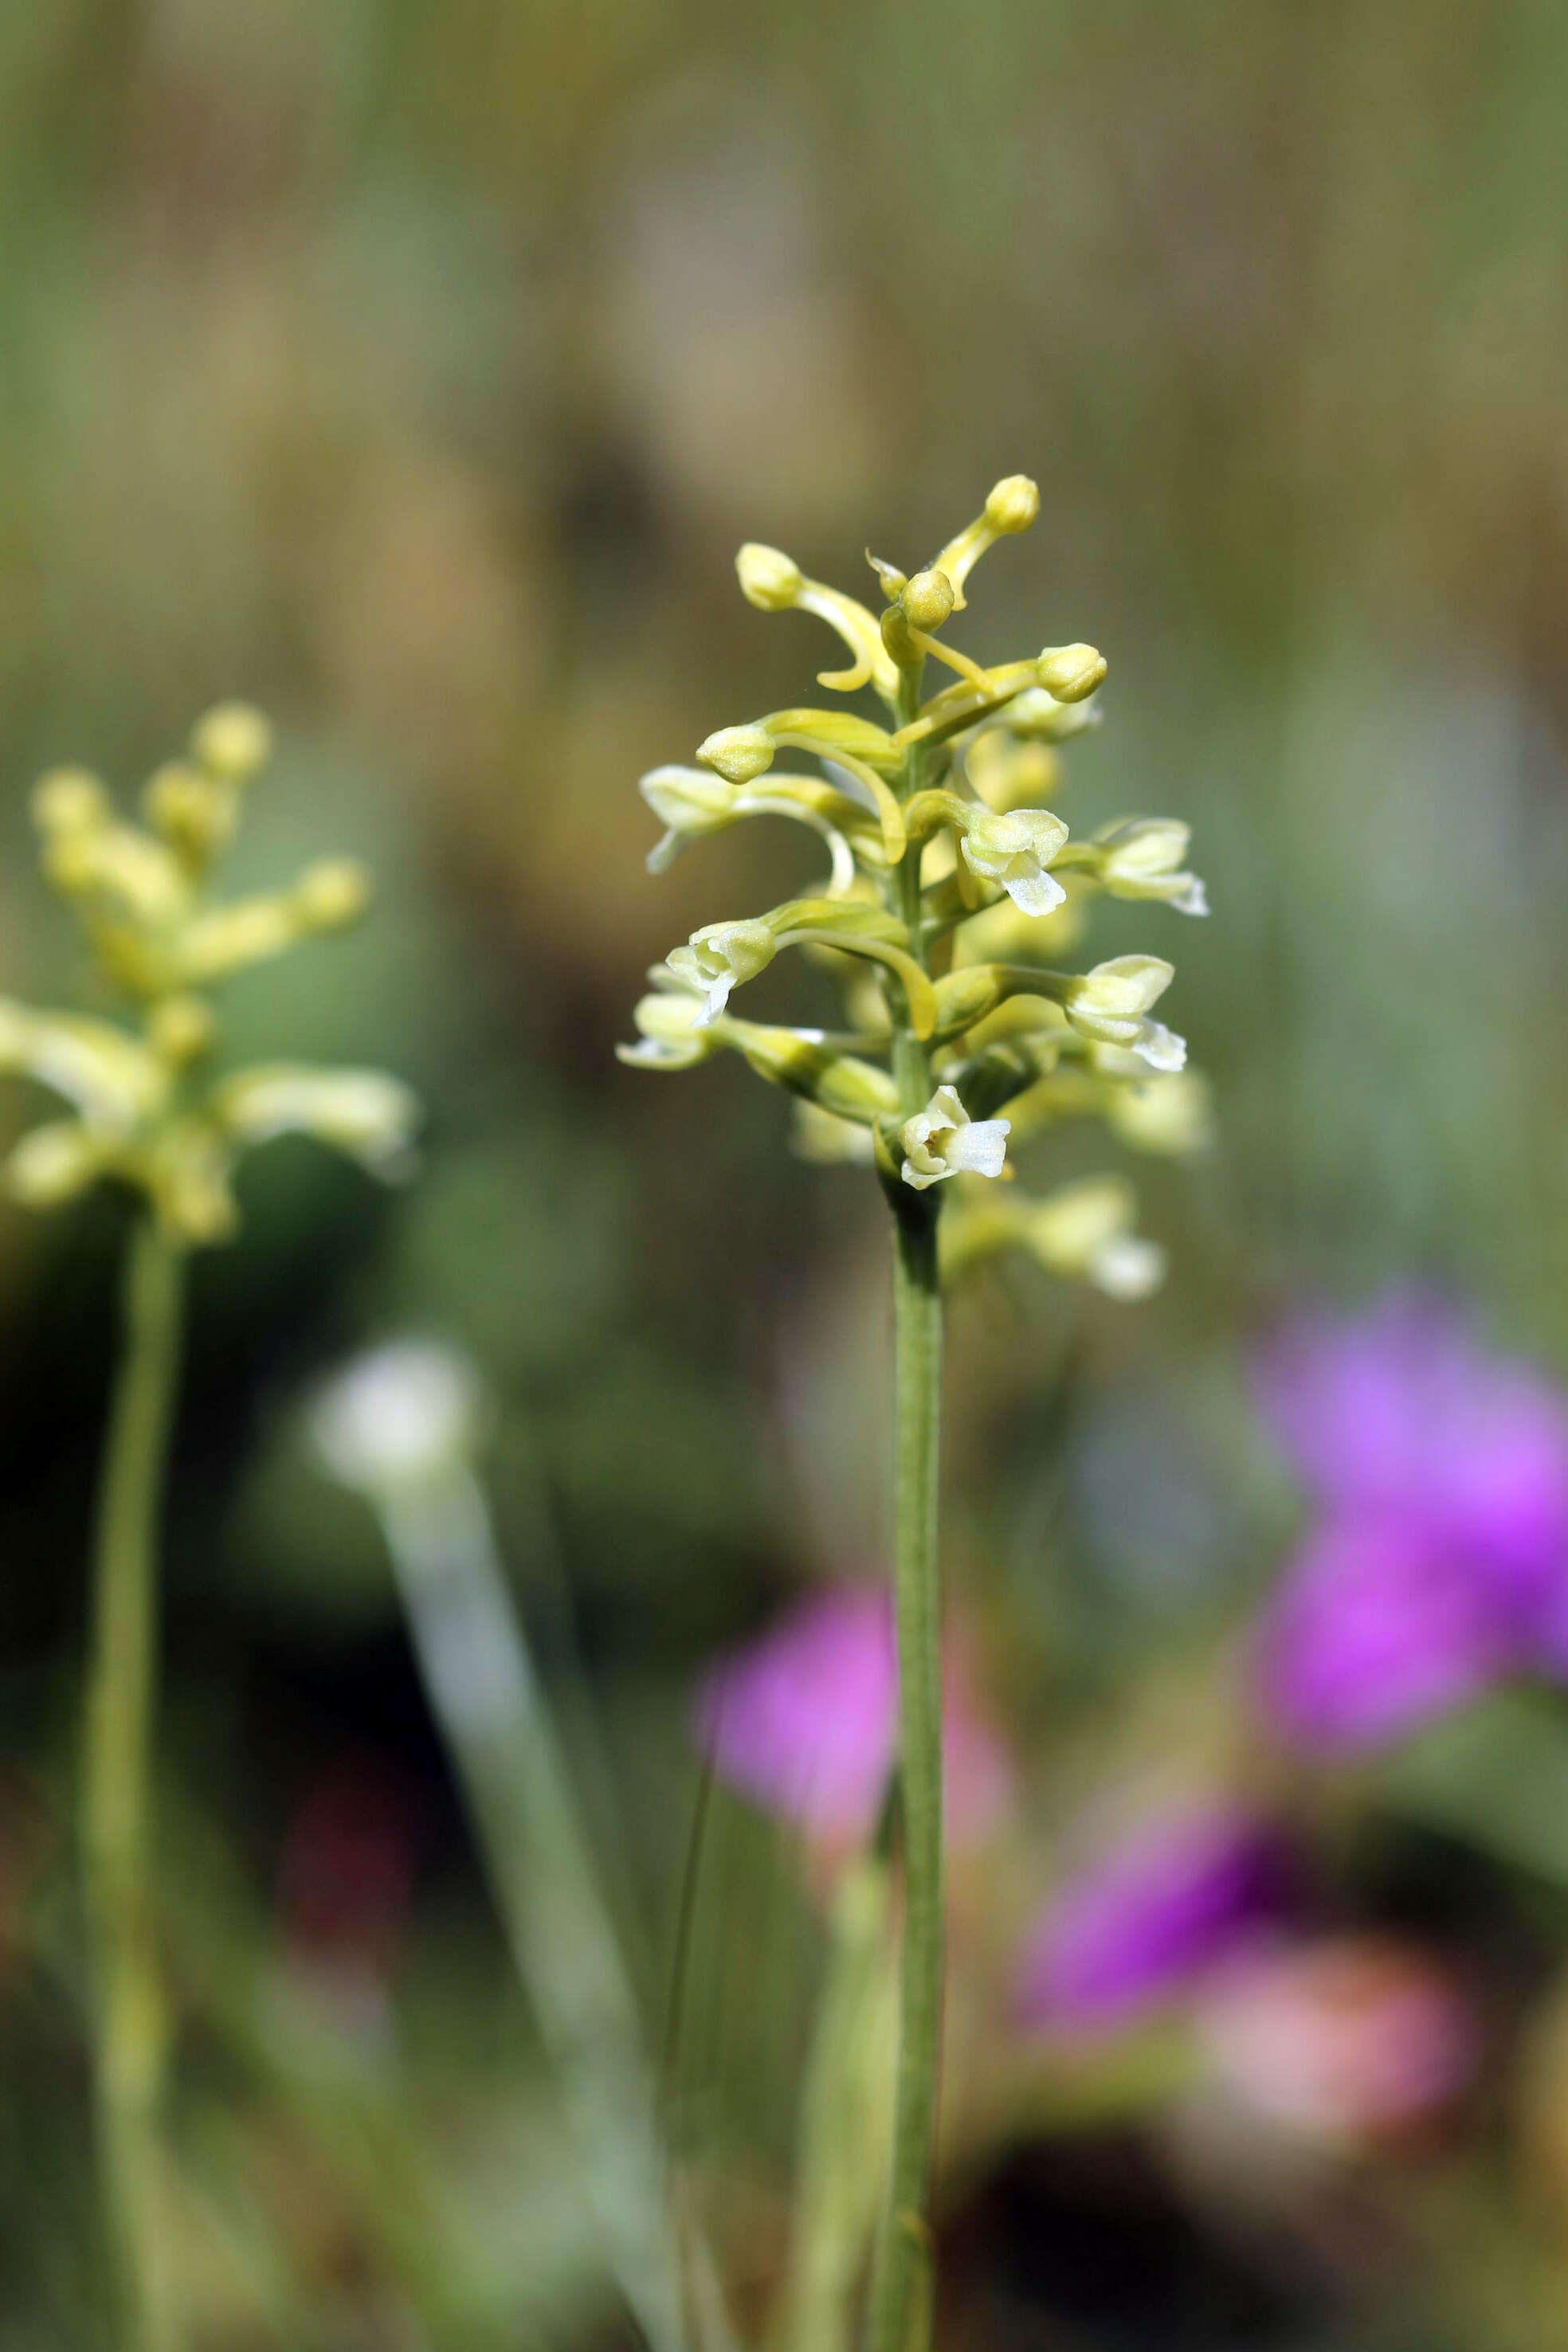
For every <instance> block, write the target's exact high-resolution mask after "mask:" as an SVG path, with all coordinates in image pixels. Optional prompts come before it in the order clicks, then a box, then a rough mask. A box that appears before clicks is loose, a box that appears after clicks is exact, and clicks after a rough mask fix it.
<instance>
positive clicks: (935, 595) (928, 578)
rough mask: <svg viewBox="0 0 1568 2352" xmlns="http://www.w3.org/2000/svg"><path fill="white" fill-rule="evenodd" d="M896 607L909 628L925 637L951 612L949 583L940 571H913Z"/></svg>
mask: <svg viewBox="0 0 1568 2352" xmlns="http://www.w3.org/2000/svg"><path fill="white" fill-rule="evenodd" d="M899 604H900V607H901V608H902V611H903V615H904V618H905V620H906V621H907V622H908V623H909V625H910V628H911V629H921V630H923V631H924V632H925V633H926V634H927V635H930V633H931V630H933V629H940V628H941V626H942V623H943V622H944V621H945V620H946V619H947V618H948V616H949V614H951V613H952V606H953V595H952V581H951V580H950V579H949V578H948V577H947V574H946V573H945V572H916V573H915V575H914V577H913V578H912V579H911V580H909V581H906V583H904V586H903V587H902V589H901V590H900V593H899Z"/></svg>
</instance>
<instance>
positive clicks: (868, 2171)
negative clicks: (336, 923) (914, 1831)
mask: <svg viewBox="0 0 1568 2352" xmlns="http://www.w3.org/2000/svg"><path fill="white" fill-rule="evenodd" d="M890 1891H891V1890H890V1887H889V1864H888V1857H887V1854H886V1853H885V1852H883V1851H882V1850H881V1847H880V1844H879V1846H878V1847H877V1848H876V1849H874V1850H873V1851H872V1852H871V1853H868V1854H866V1855H865V1856H863V1857H862V1859H861V1860H860V1861H859V1862H858V1864H856V1865H855V1866H854V1868H853V1869H851V1870H849V1871H847V1873H846V1874H845V1876H844V1878H843V1880H842V1882H841V1883H840V1885H839V1886H838V1889H837V1894H836V1895H835V1897H834V1902H833V1909H832V1912H831V1915H830V1916H829V1920H828V1949H827V1969H826V1981H825V1983H824V1986H823V1991H822V2000H821V2006H820V2009H819V2011H818V2015H817V2022H816V2032H815V2035H814V2037H813V2040H812V2045H811V2050H810V2053H809V2056H808V2059H807V2063H806V2069H805V2078H804V2081H803V2083H802V2086H801V2104H800V2137H799V2155H798V2162H797V2168H796V2173H795V2210H794V2213H793V2215H792V2218H791V2223H790V2266H789V2276H788V2280H787V2283H786V2287H785V2292H784V2297H783V2299H782V2302H781V2305H780V2309H779V2314H778V2318H777V2321H776V2323H775V2326H774V2327H773V2333H772V2336H771V2337H770V2339H769V2341H770V2345H771V2346H772V2347H773V2352H848V2347H849V2345H850V2343H851V2341H852V2338H853V2332H854V2331H853V2314H854V2307H855V2298H856V2290H857V2288H858V2284H859V2281H860V2277H861V2273H862V2272H863V2270H864V2267H865V2261H866V2250H867V2247H868V2245H869V2243H870V2242H871V2238H872V2236H873V2233H874V2232H875V2230H876V2226H877V2209H878V2206H879V2203H880V2201H881V2193H882V2192H881V2181H880V2179H879V2158H880V2156H881V2153H882V2149H881V2137H882V2135H881V2128H880V2123H879V2118H880V2116H881V2114H882V2112H883V2107H882V2096H881V2095H882V2091H883V2085H884V2084H885V2081H886V2074H885V2071H884V2070H885V2068H886V2066H887V2064H888V2063H889V2059H890V2057H891V2055H892V2036H893V2024H894V2018H893V1983H892V1973H891V1969H890V1967H889V1960H890V1957H891V1956H890V1953H889V1939H888V1918H889V1897H890Z"/></svg>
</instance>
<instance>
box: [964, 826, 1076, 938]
mask: <svg viewBox="0 0 1568 2352" xmlns="http://www.w3.org/2000/svg"><path fill="white" fill-rule="evenodd" d="M1067 837H1068V829H1067V827H1066V825H1065V824H1063V823H1062V821H1061V819H1060V817H1059V816H1053V815H1052V814H1051V813H1050V811H1049V809H1009V810H1007V811H1005V813H1003V814H1000V815H997V814H994V813H993V812H992V811H991V810H990V809H981V810H978V811H977V812H976V813H975V814H973V816H972V817H971V818H970V820H969V823H968V824H966V825H965V827H964V830H963V842H962V844H961V848H962V854H963V862H964V864H965V865H966V866H968V868H969V870H970V872H971V873H972V874H973V875H974V876H975V877H976V878H977V880H979V881H982V882H993V883H997V884H999V885H1000V886H1001V887H1002V888H1003V889H1004V890H1005V892H1006V893H1007V896H1008V898H1011V900H1012V901H1013V904H1014V905H1015V907H1016V908H1018V909H1019V911H1020V913H1022V914H1025V915H1048V914H1049V913H1050V911H1051V909H1052V908H1053V907H1059V906H1060V905H1061V903H1062V901H1063V899H1064V898H1066V897H1067V892H1066V891H1065V890H1064V889H1063V888H1062V886H1061V884H1060V883H1059V882H1058V881H1056V880H1054V879H1053V877H1052V876H1051V874H1050V872H1049V867H1050V865H1051V861H1052V859H1053V858H1054V857H1056V856H1057V855H1058V852H1059V851H1060V849H1061V847H1062V845H1063V844H1064V843H1065V841H1066V840H1067Z"/></svg>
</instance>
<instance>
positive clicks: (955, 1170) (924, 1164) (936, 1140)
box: [899, 1087, 1012, 1192]
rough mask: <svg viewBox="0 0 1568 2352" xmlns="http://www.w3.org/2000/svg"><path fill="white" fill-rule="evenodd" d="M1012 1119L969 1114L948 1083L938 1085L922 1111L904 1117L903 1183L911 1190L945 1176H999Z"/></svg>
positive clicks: (901, 1133) (918, 1189) (919, 1188)
mask: <svg viewBox="0 0 1568 2352" xmlns="http://www.w3.org/2000/svg"><path fill="white" fill-rule="evenodd" d="M1011 1131H1012V1121H1011V1120H1010V1119H1005V1118H970V1116H969V1113H968V1112H967V1111H966V1110H965V1109H964V1108H963V1104H962V1103H961V1102H960V1101H959V1099H958V1093H957V1090H956V1088H955V1087H938V1088H937V1090H936V1092H935V1094H934V1095H932V1097H931V1100H930V1102H929V1103H927V1105H926V1107H925V1108H924V1110H921V1111H917V1112H916V1113H915V1115H914V1117H913V1118H907V1119H906V1120H905V1121H904V1124H903V1128H902V1129H901V1131H900V1138H899V1140H900V1143H902V1145H903V1147H904V1164H903V1167H902V1168H901V1169H900V1171H899V1172H900V1175H901V1176H902V1178H903V1181H904V1182H905V1183H906V1184H908V1185H909V1186H910V1188H911V1190H913V1191H914V1192H924V1191H925V1190H926V1189H927V1187H928V1186H929V1185H931V1184H940V1183H941V1182H942V1180H943V1179H944V1177H948V1176H1000V1174H1001V1173H1002V1163H1003V1161H1004V1160H1005V1158H1006V1154H1007V1138H1008V1135H1009V1134H1010V1133H1011Z"/></svg>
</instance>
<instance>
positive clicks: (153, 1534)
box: [81, 1213, 183, 2352]
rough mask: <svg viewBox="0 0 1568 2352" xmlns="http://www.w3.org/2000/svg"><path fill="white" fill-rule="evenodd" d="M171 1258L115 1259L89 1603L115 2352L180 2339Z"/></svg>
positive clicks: (176, 1308) (144, 1240)
mask: <svg viewBox="0 0 1568 2352" xmlns="http://www.w3.org/2000/svg"><path fill="white" fill-rule="evenodd" d="M182 1289H183V1285H182V1281H181V1264H180V1257H179V1253H178V1252H177V1250H176V1249H175V1248H174V1246H173V1245H172V1244H170V1243H169V1242H168V1241H167V1240H166V1239H165V1238H164V1237H163V1234H161V1233H160V1232H159V1231H158V1229H157V1227H156V1226H155V1224H154V1223H153V1220H152V1218H151V1217H150V1216H148V1215H146V1214H144V1213H143V1214H142V1215H140V1216H139V1217H138V1220H137V1223H136V1225H135V1228H134V1230H133V1232H132V1239H131V1244H130V1248H129V1252H128V1255H127V1258H126V1265H125V1276H124V1291H123V1301H122V1309H121V1311H122V1317H123V1330H122V1338H121V1358H120V1366H119V1370H118V1373H117V1375H116V1380H115V1387H114V1396H113V1402H112V1404H111V1407H110V1423H109V1435H108V1440H107V1444H106V1450H105V1455H104V1468H103V1479H102V1486H101V1488H100V1496H99V1510H98V1536H97V1548H96V1559H95V1564H94V1583H93V1597H92V1621H93V1622H92V1637H91V1658H90V1664H89V1683H88V1691H87V1702H86V1726H85V1732H86V1756H85V1759H84V1769H83V1784H82V1821H81V1835H82V1859H83V1867H84V1871H85V1875H86V1886H87V1911H88V1926H89V1937H90V1943H91V1969H92V2011H93V2092H94V2108H95V2125H96V2131H97V2138H98V2162H99V2174H100V2186H101V2193H102V2198H103V2209H104V2226H105V2233H106V2237H107V2241H108V2251H109V2262H110V2287H111V2293H112V2296H113V2307H114V2327H115V2341H116V2343H117V2345H118V2346H120V2347H122V2352H167V2347H171V2346H172V2345H173V2344H174V2342H175V2340H176V2330H175V2326H174V2317H173V2315H172V2312H171V2308H170V2303H169V2288H168V2281H167V2278H166V2275H165V2266H164V2258H163V2229H162V2224H161V2218H160V2210H159V2180H158V2173H159V2167H160V2159H161V2150H160V2138H161V2124H160V2110H161V2107H162V2105H163V2082H164V2074H165V2068H166V2055H167V2042H168V2032H167V2021H166V2018H165V2013H164V2006H163V1987H162V1984H161V1981H160V1976H159V1969H158V1959H157V1952H156V1938H155V1929H154V1920H153V1885H152V1874H151V1842H152V1787H151V1784H152V1755H153V1711H154V1706H155V1700H156V1690H157V1636H158V1537H159V1521H160V1517H161V1514H162V1508H163V1481H164V1472H165V1466H166V1461H167V1455H168V1444H169V1428H170V1423H171V1419H172V1416H173V1411H174V1391H175V1387H176V1383H177V1381H178V1377H179V1361H180V1319H181V1304H182Z"/></svg>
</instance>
